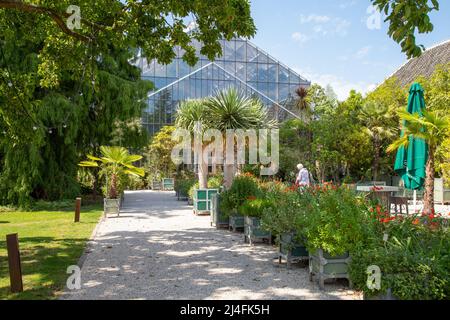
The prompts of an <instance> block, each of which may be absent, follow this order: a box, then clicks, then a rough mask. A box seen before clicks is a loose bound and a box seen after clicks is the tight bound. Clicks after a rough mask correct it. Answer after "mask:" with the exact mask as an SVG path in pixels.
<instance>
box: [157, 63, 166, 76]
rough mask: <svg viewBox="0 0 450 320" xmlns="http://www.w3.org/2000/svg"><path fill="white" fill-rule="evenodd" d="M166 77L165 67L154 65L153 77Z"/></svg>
mask: <svg viewBox="0 0 450 320" xmlns="http://www.w3.org/2000/svg"><path fill="white" fill-rule="evenodd" d="M165 76H166V66H165V65H162V64H159V63H156V65H155V77H165Z"/></svg>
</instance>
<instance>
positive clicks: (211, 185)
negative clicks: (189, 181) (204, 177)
mask: <svg viewBox="0 0 450 320" xmlns="http://www.w3.org/2000/svg"><path fill="white" fill-rule="evenodd" d="M222 184H223V176H222V175H221V174H217V175H213V176H210V177H209V178H208V189H220V187H221V186H222ZM199 186H200V183H199V182H198V181H197V182H195V183H194V184H193V185H192V186H191V187H190V188H189V197H190V198H191V199H193V198H194V190H195V189H198V188H199Z"/></svg>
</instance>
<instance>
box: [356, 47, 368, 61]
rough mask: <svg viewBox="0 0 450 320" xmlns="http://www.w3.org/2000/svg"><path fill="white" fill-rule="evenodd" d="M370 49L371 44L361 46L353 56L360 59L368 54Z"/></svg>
mask: <svg viewBox="0 0 450 320" xmlns="http://www.w3.org/2000/svg"><path fill="white" fill-rule="evenodd" d="M371 49H372V47H371V46H365V47H362V48H361V49H359V50H358V51H357V52H356V54H355V58H356V59H362V58H365V57H366V56H367V55H368V54H369V52H370V50H371Z"/></svg>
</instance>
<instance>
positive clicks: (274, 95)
mask: <svg viewBox="0 0 450 320" xmlns="http://www.w3.org/2000/svg"><path fill="white" fill-rule="evenodd" d="M267 93H268V94H267V95H268V96H269V98H270V99H272V100H275V101H278V90H277V84H276V83H273V82H271V83H268V84H267Z"/></svg>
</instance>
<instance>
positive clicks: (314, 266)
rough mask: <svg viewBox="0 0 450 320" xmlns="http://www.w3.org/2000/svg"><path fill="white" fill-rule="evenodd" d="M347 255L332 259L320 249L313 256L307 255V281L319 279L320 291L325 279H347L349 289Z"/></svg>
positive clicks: (348, 258)
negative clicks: (314, 278)
mask: <svg viewBox="0 0 450 320" xmlns="http://www.w3.org/2000/svg"><path fill="white" fill-rule="evenodd" d="M350 259H351V258H350V255H349V254H348V253H346V254H343V255H342V256H335V257H332V256H330V255H329V254H328V253H326V252H324V251H323V250H322V249H319V250H317V251H316V252H315V253H313V254H311V253H310V254H309V280H310V281H313V277H317V278H318V279H319V287H320V289H321V290H323V289H324V287H325V280H327V279H347V280H348V282H349V285H350V287H351V286H352V284H351V281H350V276H349V274H348V264H349V262H350Z"/></svg>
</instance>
